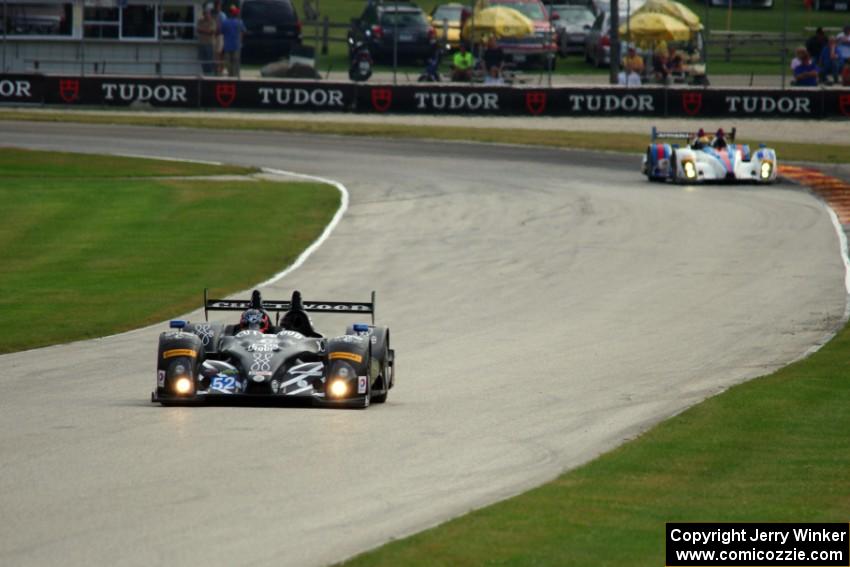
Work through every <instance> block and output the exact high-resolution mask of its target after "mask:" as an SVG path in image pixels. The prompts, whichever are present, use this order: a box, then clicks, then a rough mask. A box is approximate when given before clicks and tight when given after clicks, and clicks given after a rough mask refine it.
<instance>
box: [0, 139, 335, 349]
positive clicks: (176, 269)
mask: <svg viewBox="0 0 850 567" xmlns="http://www.w3.org/2000/svg"><path fill="white" fill-rule="evenodd" d="M250 171H252V170H251V169H249V168H233V167H215V166H211V165H202V164H192V163H180V162H162V161H155V160H144V159H133V158H114V157H107V156H88V155H81V154H55V153H40V152H29V151H19V150H12V149H3V151H2V152H0V173H2V176H3V183H2V184H0V203H3V219H4V222H3V223H2V224H0V353H5V352H12V351H16V350H21V349H26V348H33V347H38V346H44V345H48V344H54V343H58V342H65V341H68V340H75V339H84V338H91V337H98V336H104V335H108V334H111V333H116V332H120V331H124V330H128V329H132V328H137V327H139V326H141V325H145V324H149V323H154V322H156V321H161V320H163V319H167V318H169V317H172V316H174V315H177V314H179V313H182V312H185V311H188V310H190V309H193V308H196V307H198V306H199V305H200V302H201V293H202V290H203V288H204V287H205V286H206V287H209V288H212V289H215V291H216V293H221V294H224V293H228V292H233V291H237V290H239V289H245V288H247V287H249V286H250V285H251V284H253V283H256V282H257V281H260V280H262V279H264V278H266V277H268V276H270V275H272V274H274V273H275V272H277V271H279V270H281V269H282V268H283V267H285V266H286V265H287V264H289V263H291V262H292V261H293V260H294V259H295V258H296V257H297V256H298V254H300V253H301V251H302V250H303V249H304V248H305V247H306V246H308V245H309V244H310V242H312V241H313V240H314V239H315V238H316V237H318V235H319V234H320V233H321V231H322V230H323V229H324V227H325V225H326V224H327V223H328V222H329V221H330V219H331V217H332V216H333V214H334V212H335V211H336V209H337V207H338V206H339V193H338V192H337V191H336V189H334V188H333V187H330V186H327V185H322V184H316V183H300V182H299V183H276V182H271V181H252V180H244V181H234V180H228V181H217V180H211V179H209V178H206V179H192V178H179V179H178V178H166V179H160V178H157V177H162V176H182V175H215V174H233V173H240V172H241V173H245V172H250ZM33 322H37V323H35V324H32V323H33Z"/></svg>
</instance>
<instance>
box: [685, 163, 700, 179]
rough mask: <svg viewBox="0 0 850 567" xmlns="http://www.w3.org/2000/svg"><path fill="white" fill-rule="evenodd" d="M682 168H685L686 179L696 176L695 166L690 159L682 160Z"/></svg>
mask: <svg viewBox="0 0 850 567" xmlns="http://www.w3.org/2000/svg"><path fill="white" fill-rule="evenodd" d="M682 169H684V170H685V177H687V178H688V179H694V178H695V177H696V176H697V168H696V167H695V166H694V162H692V161H683V162H682Z"/></svg>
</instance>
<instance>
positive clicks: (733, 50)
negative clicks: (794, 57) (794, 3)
mask: <svg viewBox="0 0 850 567" xmlns="http://www.w3.org/2000/svg"><path fill="white" fill-rule="evenodd" d="M805 40H806V38H805V36H804V35H803V34H788V35H787V36H784V37H783V34H782V33H781V32H750V31H714V30H712V31H711V33H710V34H709V37H708V39H707V40H706V42H705V43H706V47H707V48H709V49H712V51H713V52H714V54H715V55H713V56H712V57H711V59H712V60H714V61H717V55H716V53H717V51H718V50H719V51H720V52H721V53H722V56H721V58H722V60H723V61H725V62H727V63H729V62H731V61H732V60H733V59H734V60H735V61H749V60H753V59H765V58H769V57H776V58H780V57H782V52H783V50H784V51H785V53H786V55H788V54H791V53H793V52H794V49H795V48H796V47H797V46H799V45H802V44H803V43H804V42H805Z"/></svg>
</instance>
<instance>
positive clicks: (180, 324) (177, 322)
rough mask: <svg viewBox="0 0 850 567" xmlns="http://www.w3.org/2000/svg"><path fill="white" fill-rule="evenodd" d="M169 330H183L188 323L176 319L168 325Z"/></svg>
mask: <svg viewBox="0 0 850 567" xmlns="http://www.w3.org/2000/svg"><path fill="white" fill-rule="evenodd" d="M168 326H169V328H171V329H182V328H183V327H185V326H186V321H184V320H182V319H174V320H173V321H170V322H169V323H168Z"/></svg>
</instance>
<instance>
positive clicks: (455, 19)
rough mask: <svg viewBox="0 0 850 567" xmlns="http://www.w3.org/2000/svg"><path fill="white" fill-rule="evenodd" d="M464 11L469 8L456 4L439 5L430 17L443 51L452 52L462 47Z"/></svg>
mask: <svg viewBox="0 0 850 567" xmlns="http://www.w3.org/2000/svg"><path fill="white" fill-rule="evenodd" d="M464 10H468V8H467V7H466V6H464V5H463V4H458V3H456V2H452V3H451V4H438V5H437V6H435V7H434V9H433V10H432V11H431V15H429V16H428V20H429V21H430V22H431V26H432V27H433V28H434V31H435V32H436V33H437V43H438V45H439V46H440V48H441V49H445V50H447V51H451V50H454V49H457V48H458V47H460V24H461V19H462V17H463V11H464Z"/></svg>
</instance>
